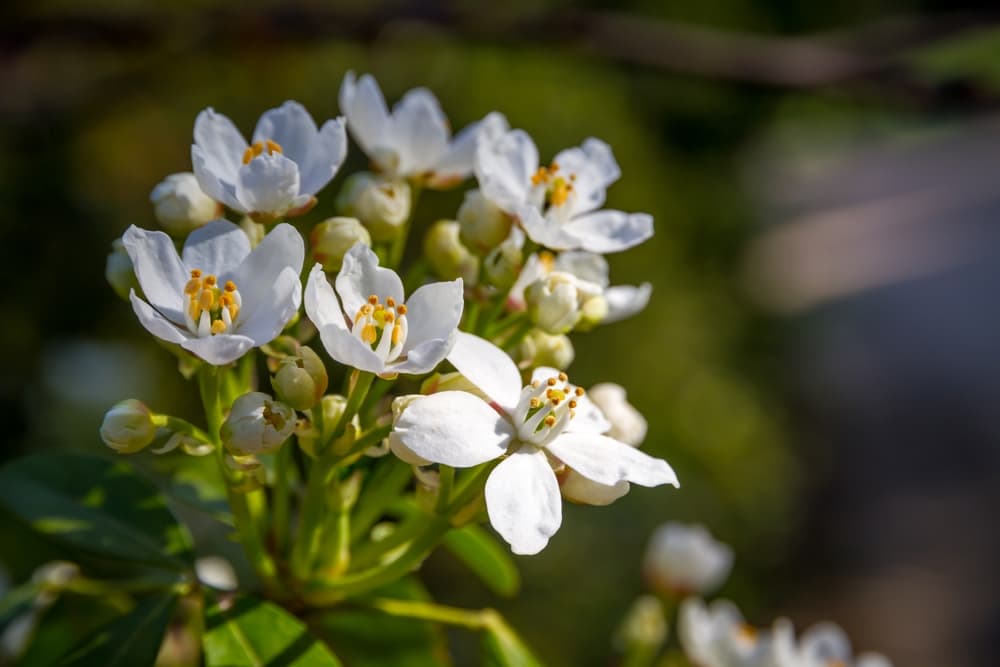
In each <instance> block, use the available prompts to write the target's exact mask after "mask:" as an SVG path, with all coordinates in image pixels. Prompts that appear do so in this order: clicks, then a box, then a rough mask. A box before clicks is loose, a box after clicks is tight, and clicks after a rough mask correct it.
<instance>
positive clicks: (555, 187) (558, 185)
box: [550, 178, 571, 206]
mask: <svg viewBox="0 0 1000 667" xmlns="http://www.w3.org/2000/svg"><path fill="white" fill-rule="evenodd" d="M570 190H571V187H570V185H569V184H567V183H566V180H565V179H562V178H557V179H556V182H555V183H553V184H552V196H551V197H550V201H551V202H552V205H553V206H562V205H563V204H565V203H566V200H567V199H569V191H570Z"/></svg>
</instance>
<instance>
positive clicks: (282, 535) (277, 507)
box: [271, 443, 295, 556]
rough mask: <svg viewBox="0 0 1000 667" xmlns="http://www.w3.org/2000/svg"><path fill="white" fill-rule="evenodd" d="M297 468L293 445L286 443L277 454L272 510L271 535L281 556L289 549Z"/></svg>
mask: <svg viewBox="0 0 1000 667" xmlns="http://www.w3.org/2000/svg"><path fill="white" fill-rule="evenodd" d="M294 470H295V466H293V465H292V446H291V445H290V444H289V443H285V444H284V446H282V448H281V449H279V450H278V453H277V454H276V456H275V466H274V478H275V480H274V496H273V497H274V501H273V503H272V505H273V509H272V511H271V535H272V536H273V537H274V544H275V551H276V552H277V553H278V555H279V556H283V555H284V554H285V551H286V549H288V532H289V529H290V524H289V516H290V514H291V496H292V490H291V486H292V479H291V475H292V474H293V472H294Z"/></svg>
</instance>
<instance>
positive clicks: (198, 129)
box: [194, 107, 247, 183]
mask: <svg viewBox="0 0 1000 667" xmlns="http://www.w3.org/2000/svg"><path fill="white" fill-rule="evenodd" d="M194 143H195V145H196V146H198V147H199V148H200V149H201V152H202V155H203V157H204V160H205V162H204V167H205V169H207V170H208V171H209V172H211V173H212V174H214V175H215V177H216V178H218V179H219V180H220V181H223V182H229V183H235V182H236V173H237V172H238V171H239V169H240V166H241V165H242V163H243V153H245V152H246V149H247V142H246V139H244V138H243V135H242V134H240V131H239V130H237V129H236V126H235V125H233V121H231V120H229V118H227V117H226V116H223V115H222V114H221V113H215V110H214V109H212V108H211V107H209V108H208V109H205V110H204V111H202V112H201V113H200V114H198V117H197V118H196V119H195V121H194Z"/></svg>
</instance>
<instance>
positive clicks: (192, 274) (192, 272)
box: [191, 269, 201, 278]
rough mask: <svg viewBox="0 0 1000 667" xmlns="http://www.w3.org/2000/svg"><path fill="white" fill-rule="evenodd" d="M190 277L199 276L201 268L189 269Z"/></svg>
mask: <svg viewBox="0 0 1000 667" xmlns="http://www.w3.org/2000/svg"><path fill="white" fill-rule="evenodd" d="M191 277H192V278H201V270H200V269H191Z"/></svg>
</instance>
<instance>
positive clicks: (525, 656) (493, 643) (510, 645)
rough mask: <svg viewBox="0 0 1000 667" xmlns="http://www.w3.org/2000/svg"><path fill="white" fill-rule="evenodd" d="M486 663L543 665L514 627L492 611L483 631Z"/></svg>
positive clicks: (503, 666) (520, 666)
mask: <svg viewBox="0 0 1000 667" xmlns="http://www.w3.org/2000/svg"><path fill="white" fill-rule="evenodd" d="M483 652H484V653H485V656H484V657H485V660H484V664H487V665H491V666H493V667H541V666H542V661H541V660H539V659H538V658H537V657H535V655H534V653H532V652H531V649H529V648H528V646H527V645H526V644H525V643H524V640H522V639H521V638H520V637H519V636H518V634H517V633H516V632H514V629H513V628H512V627H510V626H509V625H507V621H505V620H504V619H503V617H502V616H500V614H498V613H496V612H492V613H491V615H490V617H489V621H488V623H487V624H486V628H485V630H484V631H483Z"/></svg>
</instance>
